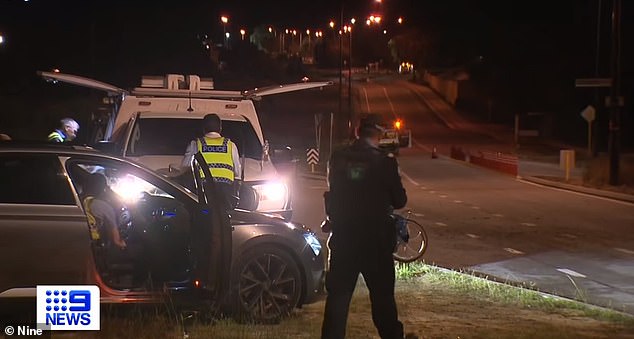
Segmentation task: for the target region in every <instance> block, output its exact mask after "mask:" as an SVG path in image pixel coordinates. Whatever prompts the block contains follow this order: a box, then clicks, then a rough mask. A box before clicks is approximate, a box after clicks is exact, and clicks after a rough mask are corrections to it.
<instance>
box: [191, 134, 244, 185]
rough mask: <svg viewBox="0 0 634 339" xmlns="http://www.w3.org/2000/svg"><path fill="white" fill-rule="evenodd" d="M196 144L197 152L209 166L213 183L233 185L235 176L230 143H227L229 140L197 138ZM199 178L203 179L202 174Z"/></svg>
mask: <svg viewBox="0 0 634 339" xmlns="http://www.w3.org/2000/svg"><path fill="white" fill-rule="evenodd" d="M196 143H197V145H198V151H199V152H201V153H202V155H203V158H204V159H205V162H206V163H207V165H208V166H209V171H210V172H211V176H212V177H214V181H215V182H223V183H227V184H231V183H233V180H234V177H235V174H234V172H233V165H234V164H233V157H232V149H231V147H232V143H230V142H229V138H224V137H220V138H208V137H205V138H198V139H197V140H196ZM201 177H204V175H202V173H201Z"/></svg>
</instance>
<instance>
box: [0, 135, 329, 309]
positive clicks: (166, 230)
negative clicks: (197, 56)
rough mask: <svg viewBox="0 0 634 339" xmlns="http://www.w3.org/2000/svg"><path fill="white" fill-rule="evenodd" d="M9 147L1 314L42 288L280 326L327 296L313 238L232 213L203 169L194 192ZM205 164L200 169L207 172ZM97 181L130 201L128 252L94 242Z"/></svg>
mask: <svg viewBox="0 0 634 339" xmlns="http://www.w3.org/2000/svg"><path fill="white" fill-rule="evenodd" d="M1 146H2V147H1V148H0V181H1V182H0V185H1V187H2V189H1V190H0V258H2V259H0V272H2V274H0V304H1V305H7V304H11V303H10V302H11V301H24V299H25V298H26V299H27V301H28V300H29V299H34V298H35V293H36V286H37V285H57V284H60V285H80V284H94V285H97V286H99V288H100V290H101V302H102V303H123V302H127V303H130V302H139V303H148V302H150V303H151V302H157V303H159V302H162V301H164V298H165V297H166V296H169V297H170V298H172V300H177V301H179V302H182V303H183V304H185V305H192V303H193V304H196V305H203V304H204V305H218V304H220V305H222V307H221V310H227V311H231V313H232V314H234V315H239V316H240V317H246V318H249V319H251V320H256V321H270V320H274V319H279V318H280V317H282V316H283V315H285V314H286V313H288V312H289V311H290V310H292V309H293V308H294V307H298V306H300V305H302V304H303V303H308V302H311V301H313V300H315V299H316V298H317V297H318V296H319V295H320V292H321V291H322V289H323V275H324V258H323V252H322V251H321V244H320V243H319V241H318V240H317V238H316V237H315V235H314V234H313V233H312V232H311V231H310V230H308V229H306V228H305V227H304V226H303V225H301V224H297V223H290V222H287V221H285V220H283V219H281V218H275V217H271V216H266V215H263V214H259V213H255V212H248V211H243V210H234V211H231V212H229V213H227V212H225V210H224V209H223V208H219V205H218V204H215V203H214V201H215V200H214V199H216V196H217V194H216V192H215V189H214V187H213V185H208V184H205V183H203V181H201V179H200V177H199V174H198V173H199V170H198V168H196V170H194V171H193V173H196V174H195V176H196V178H195V179H196V182H197V183H198V184H197V185H196V189H195V191H196V192H191V191H189V190H188V189H186V188H184V187H183V186H181V185H179V184H177V183H175V182H173V181H170V179H166V178H165V177H163V176H161V175H158V174H157V173H156V172H154V171H151V170H149V169H147V168H145V167H143V166H142V165H139V164H137V163H135V162H133V161H131V160H129V159H124V158H120V157H115V156H110V155H106V154H103V153H100V152H98V151H95V150H93V149H90V148H86V147H78V146H57V145H39V146H34V145H24V144H22V145H20V144H14V143H11V142H8V143H3V144H2V145H1ZM196 159H197V160H195V161H194V164H193V166H198V164H199V163H204V160H203V159H202V157H201V156H199V157H197V158H196ZM200 168H201V169H202V170H205V171H208V170H207V169H206V168H207V166H202V167H200ZM93 173H100V174H102V175H103V176H105V178H106V183H107V185H108V186H109V188H110V189H111V190H112V191H113V192H115V193H116V195H117V196H118V197H119V198H120V200H121V201H123V202H124V204H122V205H121V206H118V207H117V208H116V210H118V211H119V212H120V215H121V216H122V217H120V218H118V219H119V222H118V227H119V232H120V234H121V236H122V237H124V239H125V241H126V242H127V243H128V245H129V246H128V248H129V249H128V248H126V249H123V250H122V249H120V248H117V247H114V246H112V245H111V244H108V243H105V242H104V241H103V238H104V237H101V238H100V239H99V240H95V239H94V237H91V232H90V230H89V220H88V217H87V214H86V210H85V206H84V203H83V201H84V200H85V198H86V186H87V185H88V184H89V182H87V181H88V180H89V179H88V178H90V177H94V176H91V175H90V174H93ZM208 175H210V174H208ZM134 245H136V246H134ZM132 248H136V250H132ZM139 256H141V257H142V258H144V260H143V263H144V264H143V265H138V262H140V260H139Z"/></svg>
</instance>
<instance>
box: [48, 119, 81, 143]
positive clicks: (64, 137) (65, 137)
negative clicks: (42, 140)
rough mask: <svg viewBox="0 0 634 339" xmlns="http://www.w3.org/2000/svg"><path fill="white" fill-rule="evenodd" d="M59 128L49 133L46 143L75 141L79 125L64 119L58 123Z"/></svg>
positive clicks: (71, 120)
mask: <svg viewBox="0 0 634 339" xmlns="http://www.w3.org/2000/svg"><path fill="white" fill-rule="evenodd" d="M59 126H60V127H59V128H58V129H56V130H54V131H53V132H51V134H49V135H48V141H50V142H67V141H73V140H75V137H77V131H78V130H79V124H78V123H77V121H75V120H74V119H71V118H64V119H62V120H60V122H59Z"/></svg>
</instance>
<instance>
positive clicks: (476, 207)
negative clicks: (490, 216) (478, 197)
mask: <svg viewBox="0 0 634 339" xmlns="http://www.w3.org/2000/svg"><path fill="white" fill-rule="evenodd" d="M471 208H472V209H474V210H479V209H480V207H478V206H471Z"/></svg>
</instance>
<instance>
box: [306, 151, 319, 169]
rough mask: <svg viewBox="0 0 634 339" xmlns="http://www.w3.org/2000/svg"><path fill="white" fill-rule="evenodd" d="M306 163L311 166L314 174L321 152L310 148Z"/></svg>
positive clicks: (307, 152)
mask: <svg viewBox="0 0 634 339" xmlns="http://www.w3.org/2000/svg"><path fill="white" fill-rule="evenodd" d="M306 162H308V164H309V165H310V171H311V173H314V172H315V165H317V163H318V162H319V151H318V150H317V149H315V148H309V149H308V150H307V151H306Z"/></svg>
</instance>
